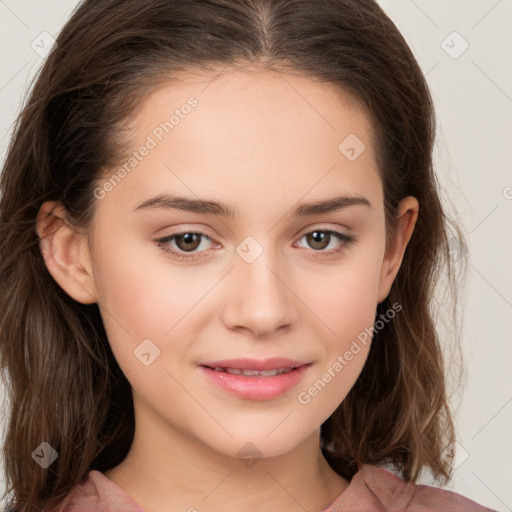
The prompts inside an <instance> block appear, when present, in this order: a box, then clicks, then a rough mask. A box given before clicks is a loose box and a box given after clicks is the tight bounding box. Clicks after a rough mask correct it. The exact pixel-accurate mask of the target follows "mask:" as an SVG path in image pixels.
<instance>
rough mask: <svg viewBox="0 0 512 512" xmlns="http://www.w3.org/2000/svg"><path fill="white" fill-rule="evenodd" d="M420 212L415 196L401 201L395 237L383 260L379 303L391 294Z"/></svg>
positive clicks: (378, 296)
mask: <svg viewBox="0 0 512 512" xmlns="http://www.w3.org/2000/svg"><path fill="white" fill-rule="evenodd" d="M418 212H419V203H418V200H417V199H416V198H415V197H412V196H408V197H406V198H404V199H402V201H400V204H399V206H398V214H397V220H396V230H395V234H394V239H393V241H392V243H391V244H390V245H389V247H388V248H387V250H386V253H385V255H384V260H383V262H382V267H381V273H380V280H379V288H378V295H377V302H378V303H381V302H382V301H383V300H384V299H385V298H386V297H387V296H388V295H389V292H390V290H391V286H392V284H393V281H394V280H395V277H396V275H397V274H398V271H399V269H400V265H401V264H402V260H403V257H404V253H405V249H406V247H407V244H408V243H409V240H410V239H411V236H412V233H413V231H414V226H415V225H416V220H417V219H418Z"/></svg>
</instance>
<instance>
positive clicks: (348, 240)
mask: <svg viewBox="0 0 512 512" xmlns="http://www.w3.org/2000/svg"><path fill="white" fill-rule="evenodd" d="M315 232H316V233H326V234H329V235H332V236H334V237H335V238H337V239H338V240H339V241H340V242H342V244H341V247H340V248H338V249H331V250H330V251H325V250H314V249H312V251H313V252H314V253H320V254H314V257H316V258H318V257H326V256H327V257H329V256H334V255H335V254H339V253H341V252H343V250H345V249H346V248H347V247H349V246H350V245H353V244H355V243H356V242H357V240H356V238H355V237H354V236H351V235H346V234H344V233H340V232H339V231H334V230H332V229H313V230H312V231H308V232H307V233H304V234H303V235H301V237H300V238H299V240H300V239H301V238H303V237H305V236H306V235H310V234H312V233H315ZM185 234H194V235H200V236H201V237H203V238H206V239H207V240H210V241H213V240H212V239H211V238H210V237H209V236H208V235H207V234H205V233H203V232H201V231H180V232H178V233H173V234H172V235H169V236H166V237H163V238H157V239H155V240H154V242H155V243H156V245H157V246H158V247H160V248H161V249H162V250H163V251H164V252H165V253H168V254H171V255H172V256H173V257H175V258H176V259H178V260H181V261H192V260H196V259H197V258H199V257H200V256H192V254H197V252H195V253H193V252H191V253H188V254H187V253H185V252H183V251H181V252H180V251H176V250H174V249H170V248H169V242H171V241H172V240H174V239H175V238H176V237H177V236H182V235H185ZM329 242H330V240H329ZM201 252H205V251H199V253H201Z"/></svg>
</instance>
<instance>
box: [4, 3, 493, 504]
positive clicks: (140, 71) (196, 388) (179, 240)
mask: <svg viewBox="0 0 512 512" xmlns="http://www.w3.org/2000/svg"><path fill="white" fill-rule="evenodd" d="M433 140H434V113H433V108H432V101H431V97H430V95H429V91H428V88H427V86H426V83H425V80H424V78H423V76H422V74H421V71H420V69H419V67H418V64H417V63H416V61H415V59H414V57H413V55H412V53H411V51H410V49H409V48H408V47H407V45H406V43H405V41H404V39H403V38H402V36H401V35H400V33H399V32H398V30H397V29H396V27H395V26H394V24H393V23H392V22H391V21H390V20H389V18H388V17H387V16H386V15H385V14H384V13H383V11H382V10H381V9H380V8H379V7H378V5H377V4H376V3H374V2H373V1H372V0H322V1H312V0H242V1H241V0H238V1H234V0H195V1H194V2H190V1H188V0H144V1H141V0H104V1H102V2H97V1H93V0H86V1H84V2H82V3H81V4H80V5H79V7H78V8H77V9H76V11H75V12H74V13H73V15H72V17H71V19H70V20H69V21H68V22H67V24H66V25H65V27H64V28H63V30H62V32H61V33H60V35H59V36H58V38H57V44H56V47H55V49H54V50H53V51H52V53H51V54H50V55H49V57H48V59H47V61H46V62H45V64H44V66H43V68H42V70H41V72H40V74H39V76H38V78H37V80H36V82H35V84H34V87H33V89H32V92H31V95H30V97H29V99H28V101H27V103H26V105H25V107H24V109H23V111H22V112H21V114H20V117H19V120H18V123H17V125H16V129H15V133H14V137H13V139H12V142H11V145H10V148H9V152H8V155H7V159H6V163H5V167H4V169H3V173H2V176H1V192H2V198H1V203H0V230H1V231H0V234H1V236H0V244H1V245H0V255H1V261H0V285H1V288H2V294H1V295H0V354H1V364H2V368H3V369H5V370H6V377H8V378H6V379H5V385H6V386H7V388H8V393H9V399H10V408H9V414H10V416H9V418H8V430H7V436H6V439H5V445H4V457H5V461H6V481H7V484H8V491H9V493H10V496H11V500H10V503H11V507H10V509H11V510H16V511H19V512H25V511H36V510H45V511H53V510H60V511H85V510H97V511H100V510H101V511H111V510H138V511H140V510H144V511H146V512H156V511H159V512H160V511H164V512H167V511H169V512H171V511H173V512H174V511H177V510H188V511H193V510H198V511H203V510H204V511H209V512H217V511H223V512H226V511H234V510H240V509H244V510H250V511H252V512H258V511H260V510H265V511H273V510H275V511H280V512H283V511H302V510H311V511H318V512H320V511H325V512H336V511H341V510H351V511H353V510H364V511H381V510H407V511H420V510H421V511H423V510H429V511H433V510H437V511H441V510H443V511H444V510H464V511H472V510H475V511H476V510H478V511H481V510H488V509H484V507H482V506H480V505H478V504H476V503H475V502H473V501H471V500H469V499H467V498H465V497H463V496H460V495H458V494H455V493H453V492H449V491H447V490H441V489H438V488H434V487H431V486H424V485H415V483H414V482H415V481H416V480H417V479H418V477H419V476H420V473H421V472H422V470H426V471H430V473H431V474H432V476H433V478H434V479H439V480H440V481H446V480H448V479H449V477H450V471H451V468H450V460H449V458H447V457H446V456H445V454H446V453H447V450H448V451H449V450H450V447H451V446H453V442H454V440H455V435H454V431H453V423H452V419H451V415H450V408H449V404H448V401H447V394H446V390H445V376H444V370H443V357H442V354H441V350H440V342H439V337H438V334H437V332H436V329H435V324H434V318H433V313H432V311H433V308H432V306H433V304H432V301H433V293H434V289H435V286H436V283H437V281H438V278H439V276H440V275H441V274H442V270H443V269H444V270H447V272H448V274H447V275H448V277H449V278H451V279H452V285H453V286H455V284H456V283H455V282H454V279H453V278H454V276H453V269H452V267H451V266H450V252H449V247H448V243H447V240H448V223H449V219H448V218H447V216H446V214H445V212H444V210H443V207H442V204H441V201H440V197H439V193H438V188H437V184H436V178H435V175H434V172H433V168H432V145H433ZM461 236H462V235H461V234H460V232H459V237H461Z"/></svg>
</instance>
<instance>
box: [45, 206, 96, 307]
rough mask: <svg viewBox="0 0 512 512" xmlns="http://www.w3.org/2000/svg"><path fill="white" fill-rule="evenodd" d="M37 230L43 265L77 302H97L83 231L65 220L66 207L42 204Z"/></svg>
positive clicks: (88, 252)
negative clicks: (74, 227)
mask: <svg viewBox="0 0 512 512" xmlns="http://www.w3.org/2000/svg"><path fill="white" fill-rule="evenodd" d="M36 232H37V235H38V237H39V244H40V248H41V253H42V255H43V258H44V261H45V264H46V267H47V268H48V271H49V272H50V274H51V275H52V277H53V278H54V279H55V281H56V282H57V283H58V284H59V286H60V287H61V288H62V289H63V290H64V291H65V292H66V293H67V294H68V295H69V296H70V297H72V298H73V299H75V300H76V301H78V302H81V303H83V304H92V303H94V302H97V297H96V288H95V284H94V275H93V273H92V265H91V257H90V256H91V255H90V251H89V247H88V245H87V238H86V235H84V234H82V233H79V232H78V231H76V230H75V229H73V227H72V226H71V225H70V224H69V223H68V222H67V215H66V209H65V208H64V207H63V206H62V205H61V204H60V203H59V202H57V201H46V202H45V203H43V204H42V205H41V207H40V209H39V212H38V214H37V219H36Z"/></svg>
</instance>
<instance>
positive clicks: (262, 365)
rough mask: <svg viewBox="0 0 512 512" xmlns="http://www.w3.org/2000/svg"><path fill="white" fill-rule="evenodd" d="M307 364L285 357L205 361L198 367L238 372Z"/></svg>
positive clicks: (297, 366)
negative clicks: (231, 369) (234, 369)
mask: <svg viewBox="0 0 512 512" xmlns="http://www.w3.org/2000/svg"><path fill="white" fill-rule="evenodd" d="M306 364H309V363H305V362H303V361H296V360H294V359H288V358H286V357H271V358H269V359H247V358H241V359H223V360H222V361H206V362H204V363H200V366H208V367H210V368H239V369H240V370H259V371H262V370H263V371H264V370H274V369H279V368H299V367H300V366H304V365H306Z"/></svg>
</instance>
